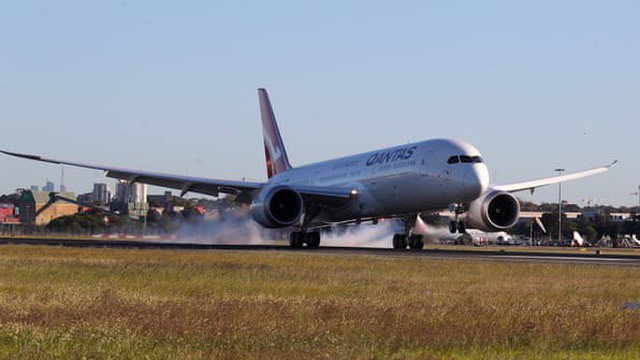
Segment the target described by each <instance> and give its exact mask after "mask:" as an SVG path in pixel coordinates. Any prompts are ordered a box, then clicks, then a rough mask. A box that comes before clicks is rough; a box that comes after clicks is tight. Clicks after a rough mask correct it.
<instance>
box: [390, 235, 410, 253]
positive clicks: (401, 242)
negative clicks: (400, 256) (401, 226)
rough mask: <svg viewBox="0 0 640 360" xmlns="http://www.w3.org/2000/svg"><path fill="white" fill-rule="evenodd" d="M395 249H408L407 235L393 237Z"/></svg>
mask: <svg viewBox="0 0 640 360" xmlns="http://www.w3.org/2000/svg"><path fill="white" fill-rule="evenodd" d="M393 248H394V249H406V248H407V236H406V235H405V234H395V235H393Z"/></svg>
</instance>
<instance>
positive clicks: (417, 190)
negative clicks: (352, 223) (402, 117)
mask: <svg viewBox="0 0 640 360" xmlns="http://www.w3.org/2000/svg"><path fill="white" fill-rule="evenodd" d="M269 182H270V183H273V184H284V185H287V184H288V185H309V186H327V187H347V188H350V189H354V190H357V192H358V196H357V197H356V198H355V199H354V200H353V201H349V202H348V203H346V204H343V205H340V206H335V207H328V208H325V209H323V210H322V211H321V212H320V214H319V215H318V216H317V218H316V219H315V220H314V221H320V222H340V221H345V220H350V219H366V218H375V217H387V216H394V215H402V214H410V213H418V212H422V211H428V210H440V209H445V208H447V207H448V206H449V205H451V204H456V203H468V202H470V201H473V200H475V199H476V198H477V197H478V196H480V194H482V193H483V192H484V191H485V190H486V189H487V187H488V184H489V173H488V170H487V166H486V165H485V164H484V162H483V161H482V158H481V157H480V153H479V152H478V150H477V149H476V148H475V147H473V146H471V145H469V144H467V143H464V142H462V141H455V140H449V139H435V140H426V141H421V142H416V143H411V144H406V145H400V146H395V147H390V148H385V149H381V150H376V151H370V152H366V153H362V154H358V155H353V156H347V157H343V158H338V159H334V160H329V161H324V162H320V163H315V164H310V165H306V166H301V167H297V168H293V169H291V170H288V171H285V172H282V173H280V174H278V175H276V176H274V177H273V178H271V179H270V180H269Z"/></svg>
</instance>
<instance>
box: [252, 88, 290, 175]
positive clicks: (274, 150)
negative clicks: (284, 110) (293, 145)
mask: <svg viewBox="0 0 640 360" xmlns="http://www.w3.org/2000/svg"><path fill="white" fill-rule="evenodd" d="M258 98H259V99H260V117H261V118H262V136H263V138H264V153H265V157H266V161H267V176H268V177H269V178H271V177H272V176H274V175H276V174H278V173H281V172H283V171H285V170H289V169H291V164H290V163H289V157H288V156H287V151H286V150H285V148H284V142H283V141H282V137H281V136H280V130H279V129H278V123H277V121H276V116H275V115H274V113H273V108H272V107H271V102H270V101H269V95H268V94H267V90H265V89H263V88H260V89H258Z"/></svg>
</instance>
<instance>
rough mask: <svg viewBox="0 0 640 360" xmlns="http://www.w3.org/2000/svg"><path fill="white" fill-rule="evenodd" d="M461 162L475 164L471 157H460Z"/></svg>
mask: <svg viewBox="0 0 640 360" xmlns="http://www.w3.org/2000/svg"><path fill="white" fill-rule="evenodd" d="M460 161H461V162H463V163H471V162H473V158H471V156H469V155H460Z"/></svg>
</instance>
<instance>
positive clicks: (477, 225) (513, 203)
mask: <svg viewBox="0 0 640 360" xmlns="http://www.w3.org/2000/svg"><path fill="white" fill-rule="evenodd" d="M519 215H520V203H519V202H518V199H516V198H515V196H513V195H511V194H510V193H508V192H504V191H496V190H491V189H489V190H488V191H486V192H485V193H484V194H482V195H481V196H480V197H479V198H477V199H476V200H474V201H473V202H471V203H470V204H469V210H468V211H467V216H466V219H465V225H466V226H467V227H468V228H473V229H478V230H482V231H488V232H493V231H502V230H506V229H508V228H510V227H512V226H514V225H515V224H516V222H518V216H519Z"/></svg>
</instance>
